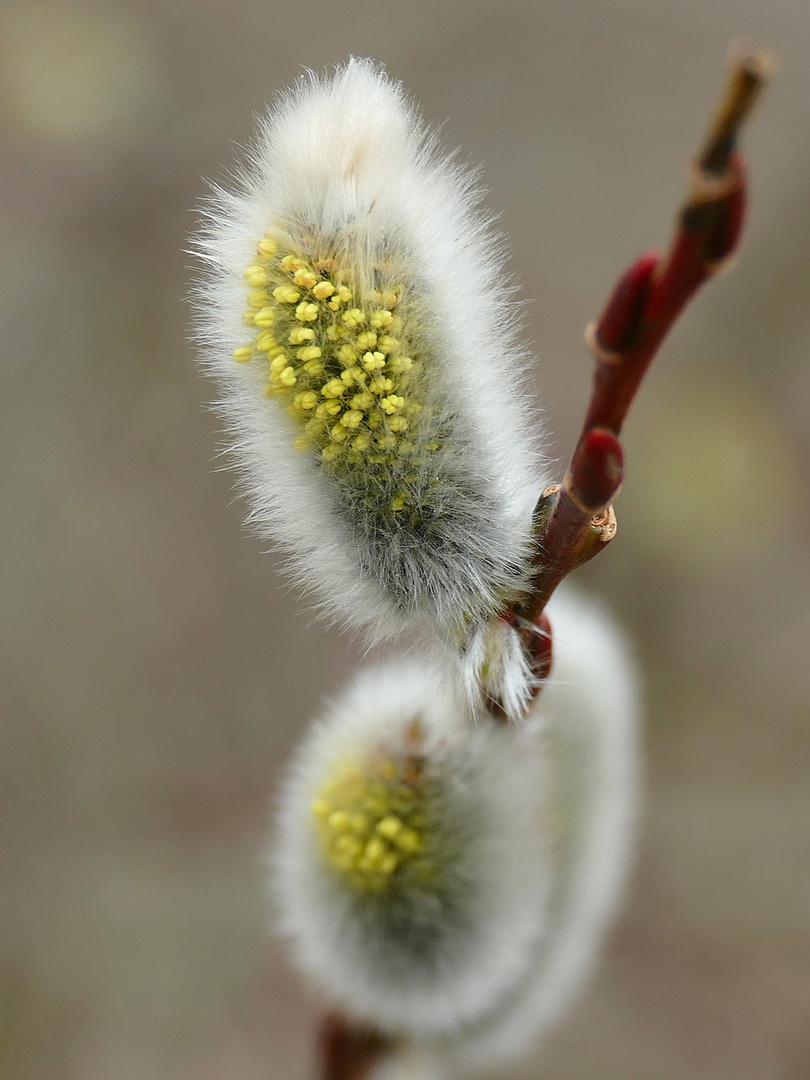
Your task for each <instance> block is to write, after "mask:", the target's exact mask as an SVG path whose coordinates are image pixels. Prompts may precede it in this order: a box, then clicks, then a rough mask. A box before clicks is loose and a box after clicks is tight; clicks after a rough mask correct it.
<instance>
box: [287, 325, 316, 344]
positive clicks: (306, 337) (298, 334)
mask: <svg viewBox="0 0 810 1080" xmlns="http://www.w3.org/2000/svg"><path fill="white" fill-rule="evenodd" d="M314 338H315V331H314V330H313V329H312V327H311V326H294V327H293V328H292V330H291V331H290V344H291V345H303V343H304V342H305V341H313V340H314Z"/></svg>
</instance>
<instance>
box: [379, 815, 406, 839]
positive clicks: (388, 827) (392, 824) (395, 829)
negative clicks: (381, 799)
mask: <svg viewBox="0 0 810 1080" xmlns="http://www.w3.org/2000/svg"><path fill="white" fill-rule="evenodd" d="M402 829H403V825H402V822H401V821H400V820H399V818H398V817H394V816H393V815H389V816H388V817H384V818H383V819H382V821H378V822H377V832H378V833H379V834H380V836H383V837H385V839H386V840H393V839H394V837H395V836H399V834H400V833H401V832H402Z"/></svg>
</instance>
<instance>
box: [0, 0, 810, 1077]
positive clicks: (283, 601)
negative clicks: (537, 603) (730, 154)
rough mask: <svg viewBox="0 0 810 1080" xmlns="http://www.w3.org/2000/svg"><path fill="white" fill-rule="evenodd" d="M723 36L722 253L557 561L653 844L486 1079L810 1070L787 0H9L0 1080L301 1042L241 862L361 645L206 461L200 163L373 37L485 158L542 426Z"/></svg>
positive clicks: (804, 357)
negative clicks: (614, 513)
mask: <svg viewBox="0 0 810 1080" xmlns="http://www.w3.org/2000/svg"><path fill="white" fill-rule="evenodd" d="M740 34H745V35H747V36H752V37H762V38H767V39H768V40H770V41H772V42H773V43H774V45H775V46H776V48H777V49H778V50H779V52H780V54H781V56H782V68H783V70H782V75H781V77H780V79H779V80H778V81H777V82H776V83H775V85H774V87H773V90H772V92H771V94H770V95H769V99H768V101H767V102H766V103H765V104H764V106H763V108H762V113H761V115H760V117H759V118H758V121H757V123H756V124H755V125H754V126H753V128H752V130H751V132H750V135H749V137H748V139H747V149H748V152H749V156H750V159H751V161H752V165H753V175H754V183H753V191H752V210H751V216H750V221H749V227H748V233H747V237H746V239H745V242H744V249H743V258H742V260H741V263H740V265H739V267H738V269H737V270H736V272H735V274H734V275H733V276H731V277H729V278H728V279H726V280H723V281H720V282H718V283H716V285H715V287H714V288H713V289H712V291H711V293H708V292H707V293H706V294H705V295H704V296H701V297H700V299H699V300H698V301H697V303H696V304H695V305H694V307H693V308H692V309H691V310H690V311H689V313H688V314H687V315H686V317H685V318H684V320H683V322H682V323H681V324H680V325H679V326H678V328H677V329H676V331H675V333H674V334H673V336H672V339H671V341H670V342H669V343H668V345H667V347H666V348H665V350H664V352H663V354H662V356H661V358H660V361H659V362H658V364H657V367H656V369H655V370H654V371H653V372H652V375H651V377H650V379H649V383H648V385H647V386H645V389H644V392H643V394H642V396H641V398H640V400H639V402H638V404H637V407H636V410H635V412H634V415H633V416H632V418H631V420H630V422H629V424H628V427H627V430H626V440H627V449H628V461H629V463H630V465H629V470H628V477H627V483H626V486H625V491H624V493H623V495H622V497H621V499H620V501H619V504H618V513H619V518H620V529H621V531H620V534H619V537H618V538H617V542H616V543H614V544H613V545H612V546H611V550H610V551H609V552H608V553H607V554H606V555H605V556H604V557H603V558H602V559H600V560H598V562H597V563H595V564H594V566H593V567H591V568H589V569H588V570H587V571H586V572H584V573H583V574H581V575H580V576H581V577H582V578H584V579H587V580H588V582H589V584H591V585H592V586H596V587H598V588H599V589H600V590H601V591H602V592H603V593H605V594H606V595H608V596H609V599H610V601H611V603H612V605H613V606H614V607H615V608H616V609H617V610H618V611H620V612H621V613H622V615H623V616H624V618H625V621H626V622H627V623H628V625H629V627H630V629H631V630H632V632H633V633H634V636H635V638H636V640H637V641H638V643H639V649H640V652H641V655H642V660H643V663H644V666H645V670H646V675H647V681H648V690H647V698H648V715H649V726H648V730H647V753H648V766H647V772H648V776H647V783H648V794H647V802H646V807H645V814H644V821H643V837H644V840H643V847H642V857H641V860H640V865H639V867H638V870H637V873H636V877H635V882H634V888H633V891H632V895H631V898H630V901H629V904H628V908H627V911H626V914H625V916H624V918H623V921H622V923H621V925H620V926H619V928H618V930H617V932H616V934H615V935H614V939H613V943H612V947H611V949H610V951H609V954H608V956H607V958H606V960H605V962H604V963H603V965H602V967H601V969H600V973H599V976H598V978H597V980H596V981H595V982H594V984H593V985H592V988H591V989H590V991H589V993H588V994H587V995H586V996H585V997H584V998H583V1000H582V1001H581V1002H580V1004H579V1005H578V1006H577V1009H576V1011H575V1012H574V1013H573V1014H572V1015H571V1017H570V1018H569V1019H568V1021H567V1022H566V1024H565V1025H564V1026H563V1027H562V1028H561V1029H560V1030H559V1031H558V1032H557V1033H556V1034H555V1036H554V1037H553V1039H552V1040H551V1041H550V1042H549V1043H548V1044H547V1045H546V1047H545V1051H544V1054H543V1056H542V1058H541V1059H539V1061H537V1062H534V1063H532V1064H528V1065H526V1066H525V1067H524V1070H523V1072H522V1073H519V1072H515V1073H514V1074H513V1075H514V1076H516V1077H517V1076H518V1075H524V1076H526V1077H528V1076H535V1075H537V1074H538V1071H541V1070H542V1071H541V1075H543V1077H544V1078H545V1077H549V1078H555V1080H563V1078H565V1080H573V1078H575V1077H576V1078H577V1080H590V1078H591V1077H594V1078H595V1077H597V1076H598V1077H599V1078H600V1080H612V1078H613V1077H617V1078H618V1077H622V1078H625V1077H627V1076H632V1075H636V1074H637V1075H641V1076H645V1077H650V1078H655V1080H659V1078H660V1080H693V1078H695V1077H697V1078H700V1080H703V1078H706V1080H725V1078H727V1077H728V1078H729V1080H730V1078H732V1077H733V1078H734V1080H749V1078H750V1080H760V1078H762V1077H774V1078H776V1077H778V1078H780V1080H782V1078H784V1080H794V1078H795V1080H799V1078H802V1077H804V1076H806V1075H807V1074H808V1072H810V1036H809V1035H808V1031H810V1022H808V1021H810V935H808V930H807V925H808V916H809V915H810V839H808V830H807V821H808V820H810V795H808V790H810V786H809V785H808V780H809V779H810V733H808V725H807V716H808V712H809V711H810V675H809V674H808V667H807V640H808V636H809V635H810V544H808V540H807V536H808V516H809V514H808V510H809V509H810V507H809V506H808V497H807V492H808V488H809V486H810V485H808V478H809V476H810V437H808V432H810V305H808V302H807V297H808V293H810V257H809V256H808V250H810V247H809V246H808V236H810V212H809V211H808V209H807V206H808V203H807V187H808V184H810V141H808V138H807V131H808V130H810V129H809V128H808V119H810V117H809V116H808V114H809V113H810V104H808V103H810V65H808V63H807V42H808V41H810V10H808V8H807V6H806V5H805V4H804V3H801V2H800V0H784V2H771V3H768V4H766V3H765V0H751V2H749V3H746V4H743V5H740V4H739V3H732V2H731V0H709V2H708V3H704V4H681V5H678V6H673V5H671V4H665V3H648V2H642V0H626V2H618V0H616V2H608V0H604V2H601V3H600V2H596V0H584V2H583V3H580V4H577V5H551V4H537V3H532V2H529V0H515V2H514V3H509V4H487V3H478V2H476V0H443V2H441V3H432V4H427V3H422V2H421V0H416V2H414V3H411V4H409V5H407V10H405V9H404V8H403V6H402V5H395V4H393V3H390V2H388V0H378V2H377V3H374V4H370V3H365V2H360V3H357V4H354V5H352V6H351V7H350V8H348V9H346V10H345V11H341V12H340V13H339V14H338V13H337V11H336V9H335V8H334V5H327V4H324V3H321V2H320V0H316V2H313V3H312V4H310V5H309V6H307V7H304V8H302V7H301V6H300V5H293V4H287V3H273V2H270V3H268V2H263V3H259V2H248V0H238V2H236V3H227V4H226V3H225V2H224V0H206V2H203V0H192V2H189V3H179V2H171V3H157V2H152V3H148V2H140V0H130V2H128V3H125V4H112V3H82V4H78V3H74V2H72V0H59V2H56V0H51V2H38V0H28V2H17V3H14V2H12V0H5V2H4V3H3V4H2V6H0V137H1V138H2V142H3V146H4V153H3V157H2V164H0V185H2V186H1V187H0V200H1V202H0V205H1V207H2V209H1V210H0V214H1V217H0V242H1V243H0V249H1V250H2V252H3V258H2V263H1V264H0V275H2V277H1V279H0V280H1V281H2V288H0V295H2V297H3V300H2V312H1V313H0V317H2V320H3V326H2V341H3V344H4V348H3V356H2V360H0V378H2V394H1V395H0V400H2V405H1V406H0V408H2V422H1V423H0V445H1V446H2V460H3V468H2V469H0V545H1V546H2V551H0V665H2V669H1V670H0V687H1V688H0V695H1V696H2V702H1V703H0V713H1V714H2V724H1V725H0V844H1V845H2V852H1V853H0V874H2V886H1V887H0V914H2V918H0V1073H2V1075H8V1076H9V1077H13V1078H14V1080H34V1078H36V1080H39V1078H42V1077H51V1076H64V1077H66V1078H69V1080H73V1078H77V1080H78V1078H79V1077H81V1078H82V1080H86V1078H89V1080H93V1078H96V1077H98V1078H101V1077H108V1076H111V1075H114V1076H116V1077H120V1078H122V1080H129V1078H133V1080H135V1078H137V1080H141V1078H144V1080H146V1078H149V1080H151V1078H153V1077H186V1076H193V1077H195V1080H197V1078H202V1080H207V1078H209V1077H210V1078H211V1080H213V1078H217V1080H219V1078H221V1077H223V1076H227V1077H228V1078H229V1080H231V1078H233V1080H254V1078H258V1077H265V1078H266V1077H268V1076H269V1077H272V1078H275V1077H278V1078H279V1080H281V1078H282V1077H283V1078H286V1077H290V1076H304V1075H305V1068H306V1062H307V1059H308V1055H309V1053H310V1049H309V1034H310V1026H311V1023H312V1020H313V1017H314V1015H315V1005H314V1003H313V1002H311V1001H310V1000H309V999H308V998H306V997H305V996H304V991H303V989H302V987H301V986H300V984H299V983H298V982H296V981H295V980H294V979H293V977H292V976H291V975H290V974H289V973H288V970H287V968H286V966H285V965H284V964H283V963H282V962H281V960H280V958H279V955H278V951H277V948H276V946H275V945H273V944H272V943H270V942H269V941H268V938H267V935H266V933H265V926H264V925H263V922H264V917H265V916H264V912H263V904H262V898H261V896H260V882H261V868H260V866H259V859H258V853H259V852H260V850H261V847H262V844H263V841H264V837H265V834H266V830H267V821H268V817H269V805H270V800H271V793H272V791H273V785H274V781H275V778H276V776H277V774H278V769H279V764H280V762H282V761H283V760H284V759H286V757H287V756H288V754H289V749H290V747H291V745H292V744H293V742H294V741H296V740H297V737H298V735H299V734H300V732H301V730H302V725H303V723H304V722H305V720H306V719H307V718H308V717H309V716H310V715H311V714H312V713H313V712H314V711H315V710H316V709H317V706H318V703H319V701H320V699H321V697H322V695H323V694H324V693H325V692H333V691H335V690H336V689H337V688H338V687H339V685H340V684H341V683H342V682H343V681H344V676H345V674H346V673H347V671H348V670H349V669H351V668H353V666H354V665H355V663H356V662H357V655H356V653H355V652H354V651H353V648H352V645H351V642H350V641H349V640H348V639H345V638H338V637H337V636H335V635H331V634H329V633H328V632H326V631H323V630H321V629H318V628H315V627H308V625H307V618H306V617H305V616H302V615H301V613H300V610H299V608H298V605H297V604H296V602H295V599H294V597H293V596H291V595H289V594H287V593H286V592H285V591H284V590H283V589H282V588H281V587H280V585H279V578H278V577H277V576H276V575H275V573H274V560H273V558H268V557H265V556H263V555H262V551H261V545H260V544H259V543H258V542H257V541H256V540H254V539H253V538H251V537H249V536H248V535H247V534H246V533H245V531H244V530H243V529H242V528H241V526H240V521H241V516H242V514H243V509H244V508H243V507H242V506H240V505H238V504H229V491H230V481H229V478H228V477H227V476H223V475H221V474H220V473H218V472H217V471H216V469H217V468H218V465H219V464H220V461H219V459H218V458H217V457H216V454H217V447H218V442H217V440H218V436H217V434H216V431H217V425H216V422H215V421H214V419H213V418H212V417H211V416H210V415H209V414H207V413H206V412H205V411H203V409H202V408H201V404H202V402H204V401H205V400H207V399H208V398H209V397H210V393H211V391H210V387H208V386H206V385H204V384H203V382H202V381H201V380H199V379H198V377H197V375H196V373H195V371H194V370H193V365H192V362H191V353H190V349H189V347H188V345H187V342H186V338H187V325H188V311H187V306H186V305H185V304H184V303H183V298H184V296H185V295H186V293H187V290H188V286H189V281H190V277H191V271H190V270H189V263H190V259H189V258H188V257H187V256H185V255H184V254H183V249H184V248H185V247H186V246H187V236H188V234H189V232H190V231H191V229H192V228H193V222H192V218H191V215H190V214H189V212H188V207H189V206H191V205H192V204H194V202H195V201H197V200H199V199H200V198H201V197H202V196H203V194H204V190H205V189H204V185H203V183H202V181H201V180H200V177H201V176H204V175H205V176H213V177H215V178H216V177H218V176H219V177H220V178H223V176H224V173H223V170H222V168H221V163H223V162H229V161H231V159H232V156H233V148H232V140H233V139H236V140H237V141H241V142H244V141H245V140H246V139H247V138H248V136H249V133H250V132H251V130H252V129H253V113H255V112H257V111H259V110H260V109H261V108H262V107H263V106H264V104H265V102H266V101H268V100H269V99H270V98H271V97H272V94H273V93H274V91H275V90H276V89H277V88H279V87H281V86H283V85H286V84H288V83H289V82H290V81H291V80H292V79H293V78H294V77H295V76H296V74H297V73H298V71H299V69H300V67H301V66H302V65H307V66H310V67H313V68H320V67H322V66H323V65H326V64H332V63H335V62H338V61H341V60H343V59H344V58H345V57H346V56H347V55H348V54H349V53H355V54H359V55H370V56H374V57H376V58H377V59H379V60H380V61H382V62H383V63H385V64H386V65H387V67H388V69H389V71H390V72H391V74H392V75H393V76H394V77H396V78H401V79H402V80H403V81H404V82H405V83H406V85H407V86H408V87H409V88H410V89H411V90H412V91H413V92H414V93H415V94H416V95H417V96H418V98H419V100H420V102H421V105H422V107H423V109H424V111H425V114H426V117H427V119H428V120H429V121H431V122H433V123H442V122H444V128H443V139H444V141H445V143H447V144H449V145H455V144H459V145H462V146H463V147H464V151H463V152H464V154H465V155H469V157H470V159H471V160H473V161H480V162H482V163H483V166H484V170H485V173H484V179H485V182H486V184H487V186H488V187H489V188H490V195H489V196H488V200H487V205H488V207H489V209H491V210H493V211H494V212H497V213H500V214H501V226H502V228H503V230H504V231H505V232H506V233H507V234H508V235H509V236H510V237H512V240H513V251H514V258H513V261H512V269H513V271H514V272H515V273H516V274H517V276H518V277H519V279H520V280H521V281H522V283H523V296H524V297H525V298H527V299H529V300H530V301H531V306H530V307H529V309H528V322H529V327H528V332H529V334H530V336H531V337H532V339H533V340H534V343H535V349H536V352H537V354H538V360H537V364H536V382H537V386H538V393H539V400H540V402H541V404H542V405H543V406H544V407H545V409H546V411H547V421H548V424H549V426H550V428H551V430H552V432H553V433H554V437H555V441H556V446H557V448H558V450H559V453H560V456H561V457H563V456H564V455H565V453H566V452H567V450H568V448H569V446H570V445H571V441H572V438H573V434H574V432H575V430H576V427H577V425H578V423H579V420H580V416H581V412H582V409H583V407H584V402H585V399H586V394H587V387H588V384H589V380H590V372H591V361H590V359H589V358H588V356H587V353H586V350H585V348H584V346H583V345H582V344H581V341H582V336H581V335H582V327H583V326H584V325H585V323H586V322H587V321H588V320H589V319H590V318H591V317H593V315H594V314H596V312H597V311H598V310H599V308H600V306H601V304H602V302H603V300H604V299H605V296H606V293H607V290H608V288H609V287H610V284H611V283H612V281H613V279H614V276H615V273H616V271H617V269H618V268H619V267H620V266H622V265H624V264H625V263H626V262H627V261H629V260H630V259H631V258H632V257H633V256H634V255H635V254H637V253H638V252H639V251H640V250H642V249H644V248H645V247H647V246H649V245H650V244H655V243H662V242H664V241H665V240H666V238H667V236H668V235H669V229H670V225H671V214H672V207H673V206H675V205H677V201H678V198H679V196H680V194H681V187H680V185H679V183H678V176H677V169H676V168H675V167H674V166H675V165H676V164H677V162H678V161H680V160H681V159H683V158H684V156H685V155H686V153H687V152H688V151H689V150H690V149H691V148H692V146H693V145H694V144H695V141H696V139H697V138H698V137H699V136H700V134H701V131H702V124H703V118H704V115H705V107H706V104H707V103H708V102H710V101H711V100H712V99H713V97H714V95H715V93H716V90H717V86H718V76H719V70H720V65H721V60H722V56H723V54H724V52H725V49H726V45H727V43H728V41H729V39H731V38H733V37H736V36H738V35H740ZM561 466H562V462H561ZM665 496H666V497H665Z"/></svg>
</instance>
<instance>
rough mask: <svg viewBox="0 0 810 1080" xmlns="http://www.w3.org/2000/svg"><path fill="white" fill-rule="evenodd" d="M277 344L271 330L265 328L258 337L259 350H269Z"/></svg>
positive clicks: (257, 346)
mask: <svg viewBox="0 0 810 1080" xmlns="http://www.w3.org/2000/svg"><path fill="white" fill-rule="evenodd" d="M275 344H276V339H275V338H274V337H273V335H272V333H271V332H270V331H269V330H263V331H262V332H261V334H259V336H258V337H257V338H256V348H257V349H258V350H259V352H267V351H268V350H269V349H272V348H273V346H274V345H275Z"/></svg>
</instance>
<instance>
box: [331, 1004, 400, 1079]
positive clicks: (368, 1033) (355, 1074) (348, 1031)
mask: <svg viewBox="0 0 810 1080" xmlns="http://www.w3.org/2000/svg"><path fill="white" fill-rule="evenodd" d="M390 1048H391V1040H390V1039H388V1038H386V1036H384V1035H381V1034H380V1033H379V1032H378V1031H374V1030H373V1029H372V1028H366V1027H363V1026H361V1025H359V1024H352V1023H350V1022H349V1021H348V1020H346V1019H345V1018H344V1017H343V1016H341V1015H340V1014H339V1013H327V1015H326V1016H325V1017H324V1018H323V1020H322V1021H321V1025H320V1029H319V1031H318V1056H319V1059H320V1060H319V1080H366V1078H367V1077H368V1076H369V1075H370V1073H371V1070H372V1069H373V1067H374V1066H375V1065H376V1063H377V1062H378V1061H379V1059H380V1058H381V1057H382V1056H383V1054H385V1053H386V1052H387V1051H388V1050H390Z"/></svg>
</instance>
